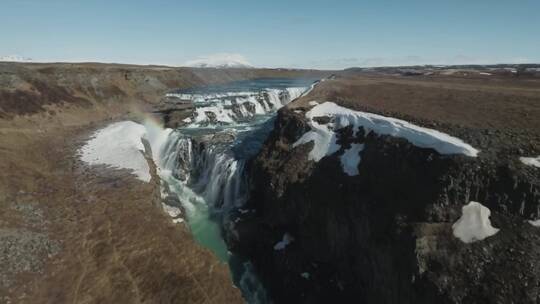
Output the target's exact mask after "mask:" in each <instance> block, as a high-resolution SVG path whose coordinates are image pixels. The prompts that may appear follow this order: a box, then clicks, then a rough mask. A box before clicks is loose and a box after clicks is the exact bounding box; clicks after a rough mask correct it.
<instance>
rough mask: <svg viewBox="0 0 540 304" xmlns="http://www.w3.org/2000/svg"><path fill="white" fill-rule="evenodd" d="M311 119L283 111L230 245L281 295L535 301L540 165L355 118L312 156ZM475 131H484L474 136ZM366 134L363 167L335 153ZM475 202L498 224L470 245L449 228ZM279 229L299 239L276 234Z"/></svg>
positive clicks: (279, 298)
mask: <svg viewBox="0 0 540 304" xmlns="http://www.w3.org/2000/svg"><path fill="white" fill-rule="evenodd" d="M308 129H309V127H308V126H307V124H306V120H305V118H304V116H303V113H294V112H293V111H291V110H289V109H287V108H284V109H282V110H280V112H279V115H278V118H277V120H276V122H275V129H274V131H273V132H272V133H271V134H270V136H269V138H268V139H267V141H266V143H265V144H264V146H263V148H262V150H261V151H260V153H259V154H258V155H257V157H255V158H254V159H253V160H252V162H251V163H250V167H249V176H250V184H251V186H250V187H251V197H250V200H249V202H248V204H247V207H245V208H247V209H252V210H254V212H249V213H242V214H240V213H239V214H238V216H239V218H240V220H238V221H237V223H236V224H235V227H234V234H229V235H227V239H228V242H229V244H230V247H231V249H232V250H235V251H237V252H239V253H241V254H244V255H247V256H249V257H250V258H251V259H252V261H253V262H254V264H255V267H256V269H257V270H258V272H259V274H260V276H261V278H262V280H263V281H264V282H265V283H266V285H267V287H268V289H269V293H270V294H271V295H272V296H273V298H274V300H275V302H276V303H330V302H331V303H350V302H355V303H537V302H538V301H540V263H538V261H540V228H536V227H533V226H532V225H530V224H529V223H527V221H526V220H528V219H532V218H537V217H538V216H539V215H540V182H539V180H540V178H539V175H540V174H539V172H538V171H539V170H537V169H534V168H530V167H526V166H523V165H522V164H521V163H519V161H517V158H516V160H515V161H512V160H504V161H500V160H497V159H494V158H492V157H491V156H492V155H496V153H481V154H480V156H479V157H477V158H470V157H465V156H461V155H450V156H448V155H440V154H438V153H437V152H436V151H435V150H432V149H423V148H418V147H416V146H413V145H411V144H410V143H409V142H408V141H406V140H404V139H399V138H393V137H389V136H378V135H377V134H374V133H368V134H364V132H358V133H357V135H356V137H353V132H352V130H350V129H342V130H340V131H339V134H340V136H339V143H340V144H341V145H342V148H341V150H340V151H338V152H337V153H335V154H334V155H332V156H329V157H325V158H323V159H322V160H321V161H319V162H318V163H314V162H311V161H308V160H307V153H308V152H309V151H310V149H311V148H312V144H305V145H302V146H298V147H296V148H294V149H293V148H292V143H294V142H295V141H296V140H297V139H298V138H299V137H300V136H301V135H302V134H304V133H305V132H306V131H307V130H308ZM478 140H479V141H481V140H484V139H478ZM353 142H358V143H364V144H365V148H364V150H363V151H362V152H361V158H362V159H361V162H360V164H359V175H357V176H353V177H351V176H348V175H346V174H344V173H343V170H342V168H341V165H340V162H339V155H341V154H342V153H343V151H344V149H345V148H347V147H348V146H349V144H350V143H353ZM471 200H472V201H478V202H481V203H482V204H483V205H485V206H486V207H488V208H490V210H491V211H492V215H491V222H492V224H493V226H494V227H497V228H500V231H499V233H497V234H496V235H494V236H492V237H489V238H487V239H485V240H482V241H479V242H475V243H471V244H465V243H463V242H461V241H460V240H459V239H457V238H455V237H454V236H453V235H452V224H453V223H454V222H455V221H456V220H457V219H458V218H459V217H460V215H461V207H462V206H463V205H464V204H466V203H468V202H469V201H471ZM284 233H289V234H291V235H292V236H293V237H294V241H293V242H292V243H291V244H289V245H288V246H287V247H286V248H285V249H284V250H278V251H277V250H274V249H273V247H274V245H275V244H276V243H277V242H278V241H280V240H281V238H282V236H283V234H284Z"/></svg>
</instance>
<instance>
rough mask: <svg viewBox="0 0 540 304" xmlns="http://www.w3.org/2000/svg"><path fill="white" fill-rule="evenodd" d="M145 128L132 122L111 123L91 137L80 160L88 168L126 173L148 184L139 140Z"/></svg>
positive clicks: (145, 165)
mask: <svg viewBox="0 0 540 304" xmlns="http://www.w3.org/2000/svg"><path fill="white" fill-rule="evenodd" d="M145 134H146V128H145V127H144V126H143V125H141V124H138V123H135V122H132V121H122V122H117V123H113V124H111V125H109V126H107V127H105V128H103V129H101V130H98V131H97V132H96V133H94V137H93V138H92V139H91V140H89V141H88V142H87V143H86V145H84V146H83V147H82V148H81V150H80V152H81V159H82V160H83V161H84V162H86V163H88V164H90V165H107V166H111V167H113V168H119V169H129V170H132V171H133V174H135V175H136V176H137V178H138V179H140V180H142V181H145V182H149V181H150V178H151V176H150V168H149V167H148V162H147V161H146V158H145V157H144V155H143V153H144V151H145V149H144V145H143V143H142V140H141V139H142V138H143V137H144V135H145Z"/></svg>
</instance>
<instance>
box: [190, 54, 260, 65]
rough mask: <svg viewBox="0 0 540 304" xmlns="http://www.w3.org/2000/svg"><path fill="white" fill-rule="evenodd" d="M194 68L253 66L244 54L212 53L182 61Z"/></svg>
mask: <svg viewBox="0 0 540 304" xmlns="http://www.w3.org/2000/svg"><path fill="white" fill-rule="evenodd" d="M184 66H188V67H196V68H253V66H252V65H251V64H250V63H249V62H248V61H247V59H246V58H244V56H242V55H239V54H214V55H209V56H201V57H199V58H197V59H194V60H190V61H187V62H185V63H184Z"/></svg>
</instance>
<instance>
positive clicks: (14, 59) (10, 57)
mask: <svg viewBox="0 0 540 304" xmlns="http://www.w3.org/2000/svg"><path fill="white" fill-rule="evenodd" d="M0 61H9V62H30V61H32V58H28V57H23V56H19V55H8V56H0Z"/></svg>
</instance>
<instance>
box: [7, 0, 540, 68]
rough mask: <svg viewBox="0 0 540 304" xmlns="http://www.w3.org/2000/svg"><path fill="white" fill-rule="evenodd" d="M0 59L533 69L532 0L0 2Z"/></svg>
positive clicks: (536, 4)
mask: <svg viewBox="0 0 540 304" xmlns="http://www.w3.org/2000/svg"><path fill="white" fill-rule="evenodd" d="M0 7H1V9H0V56H5V55H20V56H25V57H30V58H32V59H34V60H36V61H103V62H122V63H141V64H150V63H159V64H170V65H181V64H182V63H184V62H186V61H189V60H192V59H195V58H197V57H199V56H212V55H213V54H222V53H228V54H239V56H243V57H244V58H246V59H247V60H248V61H249V62H250V63H252V64H253V65H255V66H264V67H304V68H344V67H348V66H378V65H398V64H419V63H440V64H452V63H497V62H540V1H526V0H525V1H500V0H491V1H483V0H476V1H474V0H469V1H460V0H453V1H439V0H431V1H414V0H410V1H329V0H328V1H318V0H311V1H292V0H290V1H282V0H274V1H255V0H251V1H234V0H233V1H206V0H198V1H189V2H188V1H165V0H162V1H160V0H157V1H137V0H132V1H113V0H109V1H101V0H99V1H98V0H94V1H93V0H88V1H82V0H80V1H77V0H46V1H45V0H1V3H0Z"/></svg>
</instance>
